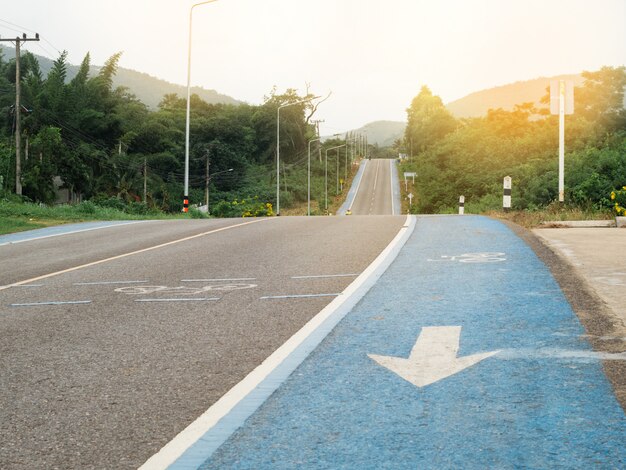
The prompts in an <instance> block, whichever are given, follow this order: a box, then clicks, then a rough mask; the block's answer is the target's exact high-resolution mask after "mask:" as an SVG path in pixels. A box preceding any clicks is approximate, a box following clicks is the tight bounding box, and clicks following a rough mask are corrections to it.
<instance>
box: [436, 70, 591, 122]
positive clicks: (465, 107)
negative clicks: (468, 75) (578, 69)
mask: <svg viewBox="0 0 626 470" xmlns="http://www.w3.org/2000/svg"><path fill="white" fill-rule="evenodd" d="M550 80H573V82H574V86H581V85H582V84H583V82H584V78H583V77H582V76H581V75H559V76H556V77H549V78H546V77H541V78H536V79H534V80H526V81H521V82H515V83H511V84H509V85H503V86H499V87H495V88H490V89H488V90H482V91H477V92H475V93H471V94H469V95H467V96H465V97H463V98H461V99H458V100H455V101H452V102H450V103H448V104H447V105H446V107H447V108H448V110H449V111H450V112H451V113H452V114H453V115H454V116H455V117H457V118H466V117H479V116H484V115H486V114H487V110H489V109H497V108H502V109H505V110H507V111H511V110H513V107H514V106H515V105H516V104H522V103H528V102H532V103H535V104H536V105H538V106H544V105H540V103H539V100H540V99H541V98H542V97H543V96H544V95H545V94H546V93H547V92H546V88H549V87H550Z"/></svg>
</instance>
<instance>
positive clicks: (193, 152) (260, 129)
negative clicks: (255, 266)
mask: <svg viewBox="0 0 626 470" xmlns="http://www.w3.org/2000/svg"><path fill="white" fill-rule="evenodd" d="M119 58H120V54H115V55H113V56H112V57H111V58H110V59H109V60H108V61H107V62H106V63H105V65H104V66H103V67H102V69H101V70H100V71H99V73H98V74H97V75H96V76H90V75H89V66H90V59H89V55H87V56H86V57H85V59H84V60H83V62H82V64H81V66H80V69H79V72H78V74H77V75H76V76H75V77H74V78H72V79H71V80H67V63H66V53H65V52H64V53H62V54H61V56H60V57H59V58H58V59H57V60H56V61H55V62H54V66H53V67H52V69H51V70H50V71H49V73H48V74H47V75H46V76H45V77H44V76H43V75H42V73H41V71H40V69H39V65H38V63H37V60H36V59H35V57H34V56H33V55H32V54H30V53H28V52H27V53H24V54H23V55H22V58H21V88H22V93H21V96H22V100H21V101H22V104H23V107H22V113H21V116H22V142H23V145H24V148H23V149H22V185H23V195H24V196H25V197H26V198H27V199H30V200H32V201H38V202H43V203H52V202H54V200H55V190H54V185H53V179H54V177H57V176H58V177H60V178H61V180H62V182H63V185H64V187H66V188H68V189H69V190H70V191H72V192H74V193H78V194H80V195H81V198H82V199H83V200H88V199H91V200H92V201H95V202H96V203H98V204H101V205H107V204H109V205H114V206H116V205H120V203H122V204H135V205H137V204H141V205H142V206H143V207H145V208H151V209H157V210H164V211H180V210H181V208H182V197H183V181H184V144H185V109H186V100H185V99H184V98H180V97H178V96H177V95H166V96H164V97H163V99H162V101H161V103H160V104H159V107H158V110H156V111H150V110H149V109H148V107H147V106H146V105H145V104H144V103H142V102H141V101H140V100H138V99H137V98H136V97H135V96H134V95H133V94H131V93H130V92H129V91H128V90H127V89H125V88H123V87H117V88H114V86H113V80H112V79H113V76H114V75H115V73H116V70H117V64H118V60H119ZM312 97H313V94H310V93H308V90H307V95H305V96H301V95H298V94H297V93H296V91H295V90H293V89H289V90H287V91H286V92H285V93H283V94H277V93H276V90H272V91H271V93H270V95H269V96H267V97H265V100H264V103H263V104H262V105H259V106H252V105H247V104H241V105H229V104H207V103H205V102H203V101H202V100H200V99H199V98H198V97H197V96H195V95H192V98H191V110H192V111H191V132H190V135H191V143H190V172H189V174H190V180H189V184H190V199H191V203H196V204H203V203H204V201H205V198H206V196H207V195H206V193H205V187H206V184H207V173H208V174H209V175H210V176H209V177H208V182H209V189H210V195H211V201H215V202H217V201H218V200H220V199H226V200H230V201H235V200H238V199H239V200H241V199H248V200H255V201H259V204H260V205H262V206H263V207H268V206H267V203H269V204H270V205H273V204H274V203H275V197H276V196H275V191H276V169H275V163H274V162H275V154H276V114H277V108H278V106H281V105H285V104H290V103H294V104H293V105H290V106H286V107H284V108H283V109H281V112H280V116H281V123H280V137H281V140H280V147H281V148H280V151H281V152H280V154H281V162H282V165H281V189H283V175H284V180H285V181H289V182H290V184H295V183H298V185H299V186H298V187H297V188H296V187H291V186H286V187H284V190H285V194H284V196H283V194H282V192H281V206H284V207H288V206H289V205H290V204H295V203H297V202H302V201H303V200H304V201H306V198H307V192H306V186H305V187H304V191H303V190H302V183H303V182H304V184H306V183H305V182H306V178H302V176H301V173H302V168H301V167H302V165H303V158H304V159H306V153H307V144H308V141H309V140H310V139H312V138H314V137H315V131H316V129H315V127H314V125H313V124H312V123H311V122H310V121H311V118H312V117H313V115H314V113H315V111H316V109H317V105H316V104H315V102H313V101H307V102H304V103H300V104H295V103H296V102H298V101H301V100H303V99H305V98H312ZM14 104H15V60H14V59H7V58H4V57H2V55H0V110H1V112H2V115H3V116H4V119H3V121H4V122H3V123H2V126H1V128H0V176H1V179H2V190H3V192H4V194H5V195H8V194H10V193H12V192H13V191H14V188H15V147H14V132H15V115H16V113H15V109H14V108H15V106H14ZM314 148H315V147H314ZM317 163H318V164H319V162H317ZM304 165H305V166H306V162H304ZM318 166H319V165H318ZM207 167H208V171H207ZM296 167H297V168H296ZM317 170H318V171H317V172H316V173H315V175H317V176H318V177H319V174H320V171H319V168H317ZM296 174H297V175H296ZM315 175H314V176H315ZM317 187H319V184H317ZM313 197H314V198H318V199H319V197H320V194H319V191H317V192H316V193H314V194H313ZM303 198H304V199H303ZM270 207H271V206H270ZM248 212H249V211H248ZM257 212H258V211H257Z"/></svg>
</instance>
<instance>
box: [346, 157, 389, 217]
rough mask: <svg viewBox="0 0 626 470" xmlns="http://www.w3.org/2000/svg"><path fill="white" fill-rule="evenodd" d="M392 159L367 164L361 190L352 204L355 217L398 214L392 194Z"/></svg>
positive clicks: (376, 160) (375, 160)
mask: <svg viewBox="0 0 626 470" xmlns="http://www.w3.org/2000/svg"><path fill="white" fill-rule="evenodd" d="M393 164H394V161H393V160H390V159H373V160H369V161H368V162H367V166H366V167H365V171H364V172H363V177H362V178H361V182H360V185H359V190H358V192H357V194H356V196H355V198H354V202H353V203H352V214H353V215H392V214H398V213H399V212H398V210H399V208H398V207H395V205H396V204H395V203H394V200H393V194H392V183H393V181H392V178H393V172H392V165H393Z"/></svg>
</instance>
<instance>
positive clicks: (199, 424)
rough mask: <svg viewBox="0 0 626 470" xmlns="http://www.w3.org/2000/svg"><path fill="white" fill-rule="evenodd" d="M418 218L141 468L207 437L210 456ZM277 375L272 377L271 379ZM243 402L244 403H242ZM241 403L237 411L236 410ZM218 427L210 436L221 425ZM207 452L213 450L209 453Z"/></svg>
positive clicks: (360, 291) (345, 308) (168, 460)
mask: <svg viewBox="0 0 626 470" xmlns="http://www.w3.org/2000/svg"><path fill="white" fill-rule="evenodd" d="M415 221H416V218H415V217H414V216H407V219H406V222H405V224H404V226H403V227H402V228H401V229H400V230H399V231H398V234H397V235H396V236H395V238H394V239H393V240H392V241H391V243H389V245H387V247H386V248H385V249H384V250H383V251H382V253H380V255H378V257H377V258H376V259H375V260H374V261H373V262H372V263H371V264H370V265H369V266H368V267H367V269H365V270H364V271H363V272H362V273H361V274H360V275H359V277H358V278H357V279H355V280H354V281H353V282H352V283H351V284H350V285H349V286H348V287H347V288H346V289H345V290H344V291H343V292H342V294H343V295H340V296H338V297H337V298H335V299H334V300H332V301H331V302H330V303H329V304H328V305H327V306H326V307H324V308H323V309H322V310H321V311H320V312H319V313H318V314H317V315H315V316H314V317H313V318H312V319H311V320H309V321H308V322H307V323H306V325H304V326H303V327H302V328H301V329H300V330H299V331H297V332H296V333H295V334H294V335H293V336H292V337H291V338H289V339H288V340H287V341H286V342H285V343H284V344H283V345H282V346H281V347H279V348H278V349H277V350H276V351H274V353H272V354H271V355H270V356H269V357H268V358H267V359H265V360H264V361H263V362H262V363H261V364H260V365H259V366H257V367H256V368H255V369H254V370H253V371H252V372H250V373H249V374H248V375H247V376H246V377H245V378H244V379H243V380H242V381H241V382H239V383H238V384H237V385H235V386H234V387H233V388H231V389H230V390H229V391H228V392H226V394H224V396H222V398H220V399H219V400H218V401H217V402H215V403H214V404H213V405H212V406H211V407H210V408H209V409H208V410H206V411H205V412H204V413H203V414H202V415H201V416H200V417H199V418H198V419H196V420H195V421H194V422H193V423H191V424H190V425H189V426H187V427H186V428H185V429H184V430H182V431H181V432H180V433H179V434H178V435H177V436H176V437H175V438H174V439H173V440H171V441H170V442H169V443H168V444H166V445H165V446H164V447H163V448H162V449H161V450H160V451H159V452H157V453H156V454H154V455H153V456H152V457H150V458H149V459H148V460H147V461H146V462H145V463H144V464H143V465H142V466H141V467H140V470H153V469H159V470H161V469H166V468H168V467H169V466H170V465H171V464H173V463H174V462H176V460H177V459H178V458H179V457H180V456H181V455H183V454H184V453H185V452H186V451H187V449H189V448H190V447H191V446H193V445H194V444H195V443H196V442H197V441H198V440H199V439H201V438H203V436H204V437H208V439H203V445H204V446H205V447H206V449H203V452H202V455H201V457H202V458H203V459H204V460H206V459H207V458H208V457H210V455H211V454H212V453H213V452H214V451H215V449H217V448H218V447H219V446H220V445H221V444H222V443H223V442H224V441H225V440H226V439H227V438H228V437H229V435H230V434H231V433H232V432H234V431H235V430H236V429H237V428H238V427H240V426H241V425H242V424H243V422H244V421H245V420H246V419H247V418H248V417H249V416H251V415H252V413H254V412H255V411H256V409H257V408H258V407H259V406H260V405H261V404H262V403H263V402H264V401H265V400H266V399H267V397H269V396H270V395H271V394H272V393H274V391H275V390H276V389H277V388H278V387H279V386H280V385H281V383H282V382H283V381H284V380H285V379H286V378H287V377H289V375H290V374H291V373H292V372H293V371H294V370H295V369H296V367H298V365H300V364H301V363H302V361H304V359H306V357H307V356H308V355H309V353H310V352H311V351H313V350H314V349H315V348H316V347H317V345H319V344H320V343H321V342H322V340H323V339H324V338H325V337H326V336H327V335H328V333H330V332H331V331H332V330H333V328H334V327H335V326H336V325H337V323H339V322H340V321H341V319H342V318H343V317H345V316H346V314H347V313H348V312H350V310H351V309H352V308H353V307H354V306H355V305H356V304H357V303H358V302H359V301H360V300H361V299H362V298H363V296H364V295H365V294H366V293H367V292H368V291H369V290H370V288H371V287H372V286H373V285H374V284H375V283H376V281H377V280H378V279H379V278H380V276H382V275H383V273H384V272H385V270H386V269H387V268H388V267H389V265H390V264H391V263H392V262H393V260H394V259H395V258H396V257H397V255H398V253H399V252H400V250H401V249H402V247H403V246H404V244H405V242H406V241H407V240H408V238H409V237H410V235H411V233H412V232H413V229H414V228H415ZM270 374H272V378H273V380H272V381H271V383H270V381H266V379H267V378H268V376H269V375H270ZM238 405H240V406H238ZM235 407H237V408H238V410H237V411H238V413H237V414H236V416H235V413H232V414H231V411H233V409H234V408H235ZM218 423H219V424H220V425H222V429H220V430H219V432H217V431H216V432H215V433H213V434H211V435H210V436H205V435H207V433H209V431H210V430H212V429H213V428H214V427H215V426H216V425H218ZM207 454H208V455H207Z"/></svg>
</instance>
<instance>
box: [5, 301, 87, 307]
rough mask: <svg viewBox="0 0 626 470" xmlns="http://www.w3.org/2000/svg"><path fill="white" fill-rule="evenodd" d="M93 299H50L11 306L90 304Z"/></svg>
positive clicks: (12, 305)
mask: <svg viewBox="0 0 626 470" xmlns="http://www.w3.org/2000/svg"><path fill="white" fill-rule="evenodd" d="M90 303H91V300H68V301H49V302H30V303H24V304H11V307H35V306H37V305H72V304H90Z"/></svg>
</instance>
